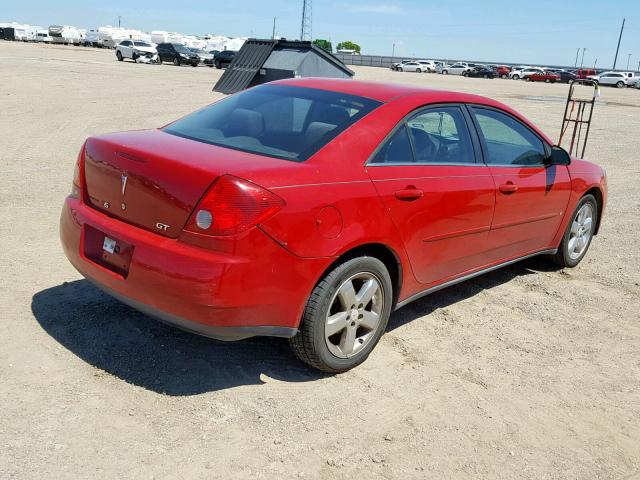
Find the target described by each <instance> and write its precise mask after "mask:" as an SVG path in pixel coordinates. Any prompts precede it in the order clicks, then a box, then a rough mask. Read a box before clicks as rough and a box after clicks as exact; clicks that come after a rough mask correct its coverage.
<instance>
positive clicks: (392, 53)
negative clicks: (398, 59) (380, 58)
mask: <svg viewBox="0 0 640 480" xmlns="http://www.w3.org/2000/svg"><path fill="white" fill-rule="evenodd" d="M395 56H396V42H393V49H392V50H391V58H393V57H395Z"/></svg>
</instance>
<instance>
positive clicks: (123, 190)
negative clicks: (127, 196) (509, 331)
mask: <svg viewBox="0 0 640 480" xmlns="http://www.w3.org/2000/svg"><path fill="white" fill-rule="evenodd" d="M120 178H121V180H122V196H123V197H124V192H125V191H126V190H127V178H128V176H127V174H126V173H123V174H122V177H120ZM123 210H124V209H123Z"/></svg>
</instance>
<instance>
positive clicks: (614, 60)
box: [613, 18, 626, 70]
mask: <svg viewBox="0 0 640 480" xmlns="http://www.w3.org/2000/svg"><path fill="white" fill-rule="evenodd" d="M625 20H626V18H623V19H622V27H620V36H619V37H618V46H617V47H616V56H615V58H614V59H613V70H615V69H616V63H618V52H619V51H620V42H621V41H622V32H623V31H624V22H625Z"/></svg>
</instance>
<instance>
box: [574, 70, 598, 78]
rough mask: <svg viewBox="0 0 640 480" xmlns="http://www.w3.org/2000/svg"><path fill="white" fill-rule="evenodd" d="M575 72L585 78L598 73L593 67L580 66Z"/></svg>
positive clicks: (579, 76)
mask: <svg viewBox="0 0 640 480" xmlns="http://www.w3.org/2000/svg"><path fill="white" fill-rule="evenodd" d="M575 74H576V75H577V76H578V78H579V79H581V80H584V79H586V78H588V77H591V76H593V75H597V74H598V71H597V70H594V69H592V68H580V69H578V70H576V72H575Z"/></svg>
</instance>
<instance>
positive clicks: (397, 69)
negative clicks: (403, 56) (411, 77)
mask: <svg viewBox="0 0 640 480" xmlns="http://www.w3.org/2000/svg"><path fill="white" fill-rule="evenodd" d="M409 62H413V60H402V61H401V62H399V63H398V62H396V63H394V64H392V65H391V70H395V71H396V72H398V71H400V68H399V67H401V66H402V65H404V64H406V63H409Z"/></svg>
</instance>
